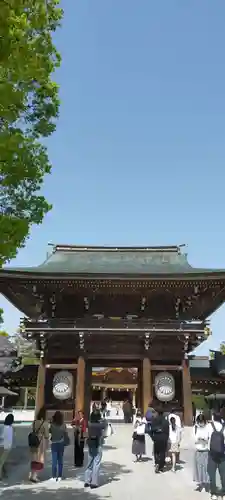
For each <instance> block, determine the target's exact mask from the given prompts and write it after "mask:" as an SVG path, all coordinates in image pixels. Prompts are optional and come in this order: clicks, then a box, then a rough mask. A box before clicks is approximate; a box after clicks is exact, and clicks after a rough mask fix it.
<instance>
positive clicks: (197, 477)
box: [194, 414, 210, 491]
mask: <svg viewBox="0 0 225 500" xmlns="http://www.w3.org/2000/svg"><path fill="white" fill-rule="evenodd" d="M209 437H210V432H209V425H208V422H207V420H206V418H205V415H203V414H200V415H198V416H197V418H196V423H195V425H194V440H195V456H194V482H195V483H196V485H197V490H198V491H202V490H204V489H206V490H208V488H209V475H208V457H209V451H208V445H209Z"/></svg>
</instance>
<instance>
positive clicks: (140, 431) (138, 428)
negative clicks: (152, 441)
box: [134, 418, 146, 436]
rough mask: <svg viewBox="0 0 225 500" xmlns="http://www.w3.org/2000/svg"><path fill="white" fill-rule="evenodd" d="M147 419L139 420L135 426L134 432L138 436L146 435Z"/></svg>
mask: <svg viewBox="0 0 225 500" xmlns="http://www.w3.org/2000/svg"><path fill="white" fill-rule="evenodd" d="M145 426H146V419H145V418H137V419H136V420H135V424H134V430H135V432H136V433H137V435H138V436H143V435H144V434H145Z"/></svg>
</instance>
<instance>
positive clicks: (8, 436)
mask: <svg viewBox="0 0 225 500" xmlns="http://www.w3.org/2000/svg"><path fill="white" fill-rule="evenodd" d="M12 445H13V427H12V425H4V430H3V447H4V450H11V448H12Z"/></svg>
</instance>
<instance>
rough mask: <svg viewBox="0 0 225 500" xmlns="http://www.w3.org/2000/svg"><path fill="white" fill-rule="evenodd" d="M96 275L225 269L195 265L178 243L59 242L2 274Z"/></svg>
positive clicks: (180, 272)
mask: <svg viewBox="0 0 225 500" xmlns="http://www.w3.org/2000/svg"><path fill="white" fill-rule="evenodd" d="M2 273H3V274H6V273H7V274H9V275H12V274H17V273H20V274H21V273H28V274H37V275H40V274H44V275H49V274H75V275H76V274H77V275H79V274H80V275H82V274H83V275H85V274H96V275H101V274H102V275H116V274H128V275H166V274H170V275H176V274H178V275H181V274H184V275H185V274H186V275H206V274H209V275H210V274H216V273H223V274H224V275H225V269H223V270H215V269H205V268H194V267H192V266H191V265H190V264H189V262H188V260H187V255H186V254H185V253H183V252H182V251H181V248H180V247H179V246H162V247H118V248H117V247H95V246H89V247H88V246H87V247H85V246H74V245H56V246H55V247H54V249H53V253H52V254H51V255H50V256H49V257H48V258H47V260H46V261H45V262H44V263H43V264H41V265H39V266H37V267H26V268H13V267H10V268H4V269H2V270H1V271H0V275H1V274H2Z"/></svg>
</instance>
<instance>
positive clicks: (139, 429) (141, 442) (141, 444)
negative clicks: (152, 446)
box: [132, 410, 146, 462]
mask: <svg viewBox="0 0 225 500" xmlns="http://www.w3.org/2000/svg"><path fill="white" fill-rule="evenodd" d="M145 430H146V419H145V418H143V415H142V412H141V411H140V410H138V411H137V414H136V418H135V422H134V429H133V441H132V454H133V455H135V456H136V461H137V462H139V461H140V460H141V459H142V455H145Z"/></svg>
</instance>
